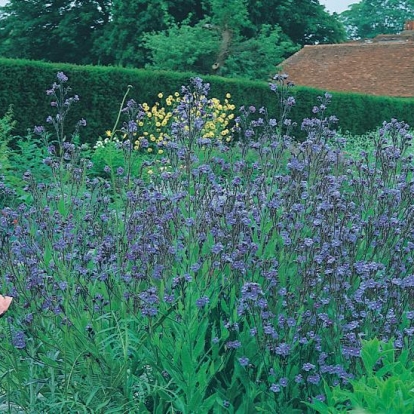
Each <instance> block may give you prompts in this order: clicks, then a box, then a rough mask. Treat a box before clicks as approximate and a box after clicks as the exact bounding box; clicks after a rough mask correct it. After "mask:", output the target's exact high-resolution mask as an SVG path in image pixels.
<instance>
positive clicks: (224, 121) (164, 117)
mask: <svg viewBox="0 0 414 414" xmlns="http://www.w3.org/2000/svg"><path fill="white" fill-rule="evenodd" d="M193 98H194V97H193ZM200 98H201V99H204V98H205V99H207V97H200ZM158 99H160V101H157V102H155V103H154V104H153V105H152V106H150V105H149V104H148V103H146V102H144V103H142V104H140V105H139V112H138V113H137V118H136V119H135V120H134V121H135V123H136V125H132V124H131V125H129V128H130V129H131V128H132V129H133V138H134V140H133V143H134V149H135V150H140V151H143V152H146V153H151V154H157V155H162V154H163V153H164V147H165V145H166V144H167V142H168V141H169V140H170V129H171V126H172V124H173V123H177V122H180V117H182V113H180V111H179V110H178V106H179V105H180V104H182V101H183V99H186V98H185V94H184V91H182V93H181V94H180V93H179V92H175V93H174V94H173V95H168V96H167V97H165V98H164V94H163V93H161V92H160V93H159V94H158ZM162 99H164V102H162ZM230 99H231V95H230V94H229V93H227V94H226V97H225V99H224V102H223V103H221V101H220V100H219V99H217V98H211V99H208V102H207V104H204V105H203V113H201V112H200V108H196V107H193V108H192V111H193V113H192V114H189V116H196V117H199V118H200V122H202V124H203V125H202V128H201V134H200V135H201V137H202V138H204V139H206V140H220V141H225V142H227V143H229V142H230V141H231V140H232V127H233V124H234V122H233V120H234V118H235V115H234V112H233V111H234V110H235V105H234V104H232V103H231V102H230ZM186 116H187V114H186ZM120 132H121V136H120V137H118V135H117V131H114V132H113V131H109V130H108V131H106V137H105V138H104V139H103V140H102V139H100V140H98V142H97V143H96V145H95V148H100V147H103V146H105V145H107V144H109V143H110V142H119V140H123V139H126V138H127V134H126V133H125V129H122V130H121V131H120Z"/></svg>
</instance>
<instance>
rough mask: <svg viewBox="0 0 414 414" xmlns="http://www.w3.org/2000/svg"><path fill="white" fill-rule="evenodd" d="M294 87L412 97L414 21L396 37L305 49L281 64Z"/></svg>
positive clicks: (413, 90)
mask: <svg viewBox="0 0 414 414" xmlns="http://www.w3.org/2000/svg"><path fill="white" fill-rule="evenodd" d="M281 68H282V71H283V72H285V73H287V74H288V75H289V79H290V80H291V81H293V82H294V83H295V84H296V85H302V86H310V87H313V88H318V89H323V90H327V91H346V92H358V93H365V94H370V95H385V96H398V97H414V21H409V22H407V23H406V24H405V26H404V31H403V32H401V34H399V35H380V36H377V37H376V38H374V39H370V40H365V41H353V42H348V43H341V44H330V45H312V46H305V47H304V48H302V49H301V50H300V51H298V52H297V53H295V54H294V55H292V56H291V57H290V58H288V59H287V60H285V61H284V62H283V63H282V64H281Z"/></svg>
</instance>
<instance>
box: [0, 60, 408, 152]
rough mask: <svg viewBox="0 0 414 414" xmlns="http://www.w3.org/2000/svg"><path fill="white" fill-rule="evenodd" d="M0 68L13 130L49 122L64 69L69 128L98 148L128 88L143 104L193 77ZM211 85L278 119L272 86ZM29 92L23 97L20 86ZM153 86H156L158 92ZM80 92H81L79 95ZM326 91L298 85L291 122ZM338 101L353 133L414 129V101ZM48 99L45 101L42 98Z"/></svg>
mask: <svg viewBox="0 0 414 414" xmlns="http://www.w3.org/2000/svg"><path fill="white" fill-rule="evenodd" d="M0 65H1V68H2V70H1V71H0V82H1V85H2V88H1V89H0V113H5V112H6V111H7V109H8V107H9V105H10V104H12V105H13V108H14V115H13V116H14V119H15V121H16V125H15V129H14V132H15V134H16V135H20V136H24V135H25V134H26V133H27V130H28V129H31V130H33V125H39V124H42V123H44V122H45V120H46V119H47V117H48V116H49V115H50V110H51V106H50V101H49V100H48V98H47V96H46V94H45V91H44V87H42V85H46V84H47V83H48V79H50V78H52V77H54V76H55V73H56V72H57V71H64V72H65V73H67V74H68V76H70V78H71V86H72V88H73V90H74V91H76V92H77V93H79V98H80V101H79V102H78V103H77V105H76V106H75V107H73V109H71V111H70V112H69V113H68V115H67V119H66V121H67V122H66V125H67V128H68V130H70V129H71V128H74V127H75V126H76V125H77V123H78V122H79V120H80V119H82V118H84V119H85V120H86V126H85V127H83V128H82V130H81V135H80V140H81V142H82V143H89V144H90V145H91V146H93V145H94V144H95V143H96V141H97V138H98V137H102V136H104V133H105V130H107V129H108V128H111V127H112V126H113V125H114V123H115V121H116V118H117V115H118V111H117V109H116V108H118V107H119V102H120V101H121V100H122V98H123V96H124V94H125V91H126V90H127V89H128V86H129V85H131V86H132V88H130V92H129V97H133V98H134V99H135V100H136V101H138V102H155V101H156V100H157V94H158V92H159V91H163V93H164V94H165V96H168V95H170V94H174V92H176V91H178V90H180V88H181V85H183V84H185V82H186V80H187V79H188V78H189V77H191V76H194V74H190V73H175V72H164V71H155V70H142V69H125V68H113V67H102V66H97V67H91V66H75V65H69V64H51V63H44V62H32V61H26V60H14V59H1V58H0ZM204 79H205V80H206V82H209V83H210V85H211V93H212V95H213V96H215V97H217V98H218V99H220V100H221V101H222V102H223V100H224V99H225V94H226V93H227V92H228V93H230V94H231V96H232V103H233V104H234V105H235V106H236V108H239V107H241V106H242V105H243V104H244V103H245V102H249V103H251V104H253V105H254V106H256V107H257V108H261V107H266V108H267V110H268V113H269V115H270V116H271V117H274V118H277V117H278V116H279V113H280V103H279V102H278V101H276V100H274V99H273V93H272V91H270V90H269V87H268V83H266V82H258V81H249V80H246V79H228V78H223V77H217V76H206V77H205V78H204ZM23 84H24V85H25V93H24V94H22V93H21V85H23ZM153 85H157V89H156V90H154V87H153ZM79 91H81V92H79ZM323 92H324V91H321V90H316V89H312V88H306V87H296V88H295V89H294V90H293V91H292V93H293V94H294V96H295V98H296V102H297V104H296V105H295V107H293V108H292V113H291V118H292V120H293V121H294V122H296V123H297V124H298V125H300V124H301V120H302V119H303V116H305V115H306V114H310V115H311V113H312V111H311V110H310V109H309V108H312V107H313V106H314V103H315V102H316V100H317V97H318V96H319V95H321V94H323ZM332 95H333V97H334V99H333V100H332V102H331V105H330V107H329V108H328V113H329V114H335V115H336V116H337V117H338V119H339V124H338V125H339V127H340V128H341V130H342V131H344V132H349V133H350V134H352V135H355V134H358V135H361V134H364V133H366V132H368V131H373V130H375V129H376V128H377V127H378V125H380V124H381V123H382V122H383V120H384V119H391V118H400V119H402V120H404V121H405V122H407V123H410V124H412V125H414V100H413V99H407V98H404V99H399V98H388V97H377V96H369V95H361V94H355V93H339V92H338V93H333V94H332ZM42 97H43V98H42ZM292 133H293V136H294V138H296V139H298V140H299V139H303V132H301V131H300V130H299V128H296V130H295V131H293V132H292Z"/></svg>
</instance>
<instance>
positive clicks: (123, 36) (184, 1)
mask: <svg viewBox="0 0 414 414" xmlns="http://www.w3.org/2000/svg"><path fill="white" fill-rule="evenodd" d="M203 18H204V5H203V2H202V0H151V1H148V0H113V1H112V19H111V22H110V24H109V25H108V26H107V27H106V30H105V34H104V36H103V38H102V39H101V43H100V46H98V47H97V50H98V53H99V55H100V57H101V62H102V63H111V64H118V65H122V66H135V67H142V66H144V65H145V63H146V62H147V61H148V50H147V49H146V48H145V47H144V45H143V35H144V33H151V32H154V31H161V30H167V29H169V28H170V29H172V30H174V25H175V24H176V23H179V22H182V21H187V23H188V24H191V25H194V24H196V23H197V22H199V21H200V20H202V19H203Z"/></svg>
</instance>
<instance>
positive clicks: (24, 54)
mask: <svg viewBox="0 0 414 414" xmlns="http://www.w3.org/2000/svg"><path fill="white" fill-rule="evenodd" d="M110 3H111V1H110V0H85V1H79V0H77V1H71V0H53V1H43V0H10V1H9V3H8V4H6V6H4V7H2V8H1V12H0V54H1V55H2V56H5V57H11V58H28V59H38V60H49V61H54V62H71V63H96V57H95V56H94V54H93V48H94V43H95V41H96V40H97V39H98V38H99V36H100V35H101V33H102V29H103V27H104V26H105V24H106V23H107V22H108V21H109V17H110ZM75 28H76V29H75Z"/></svg>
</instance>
